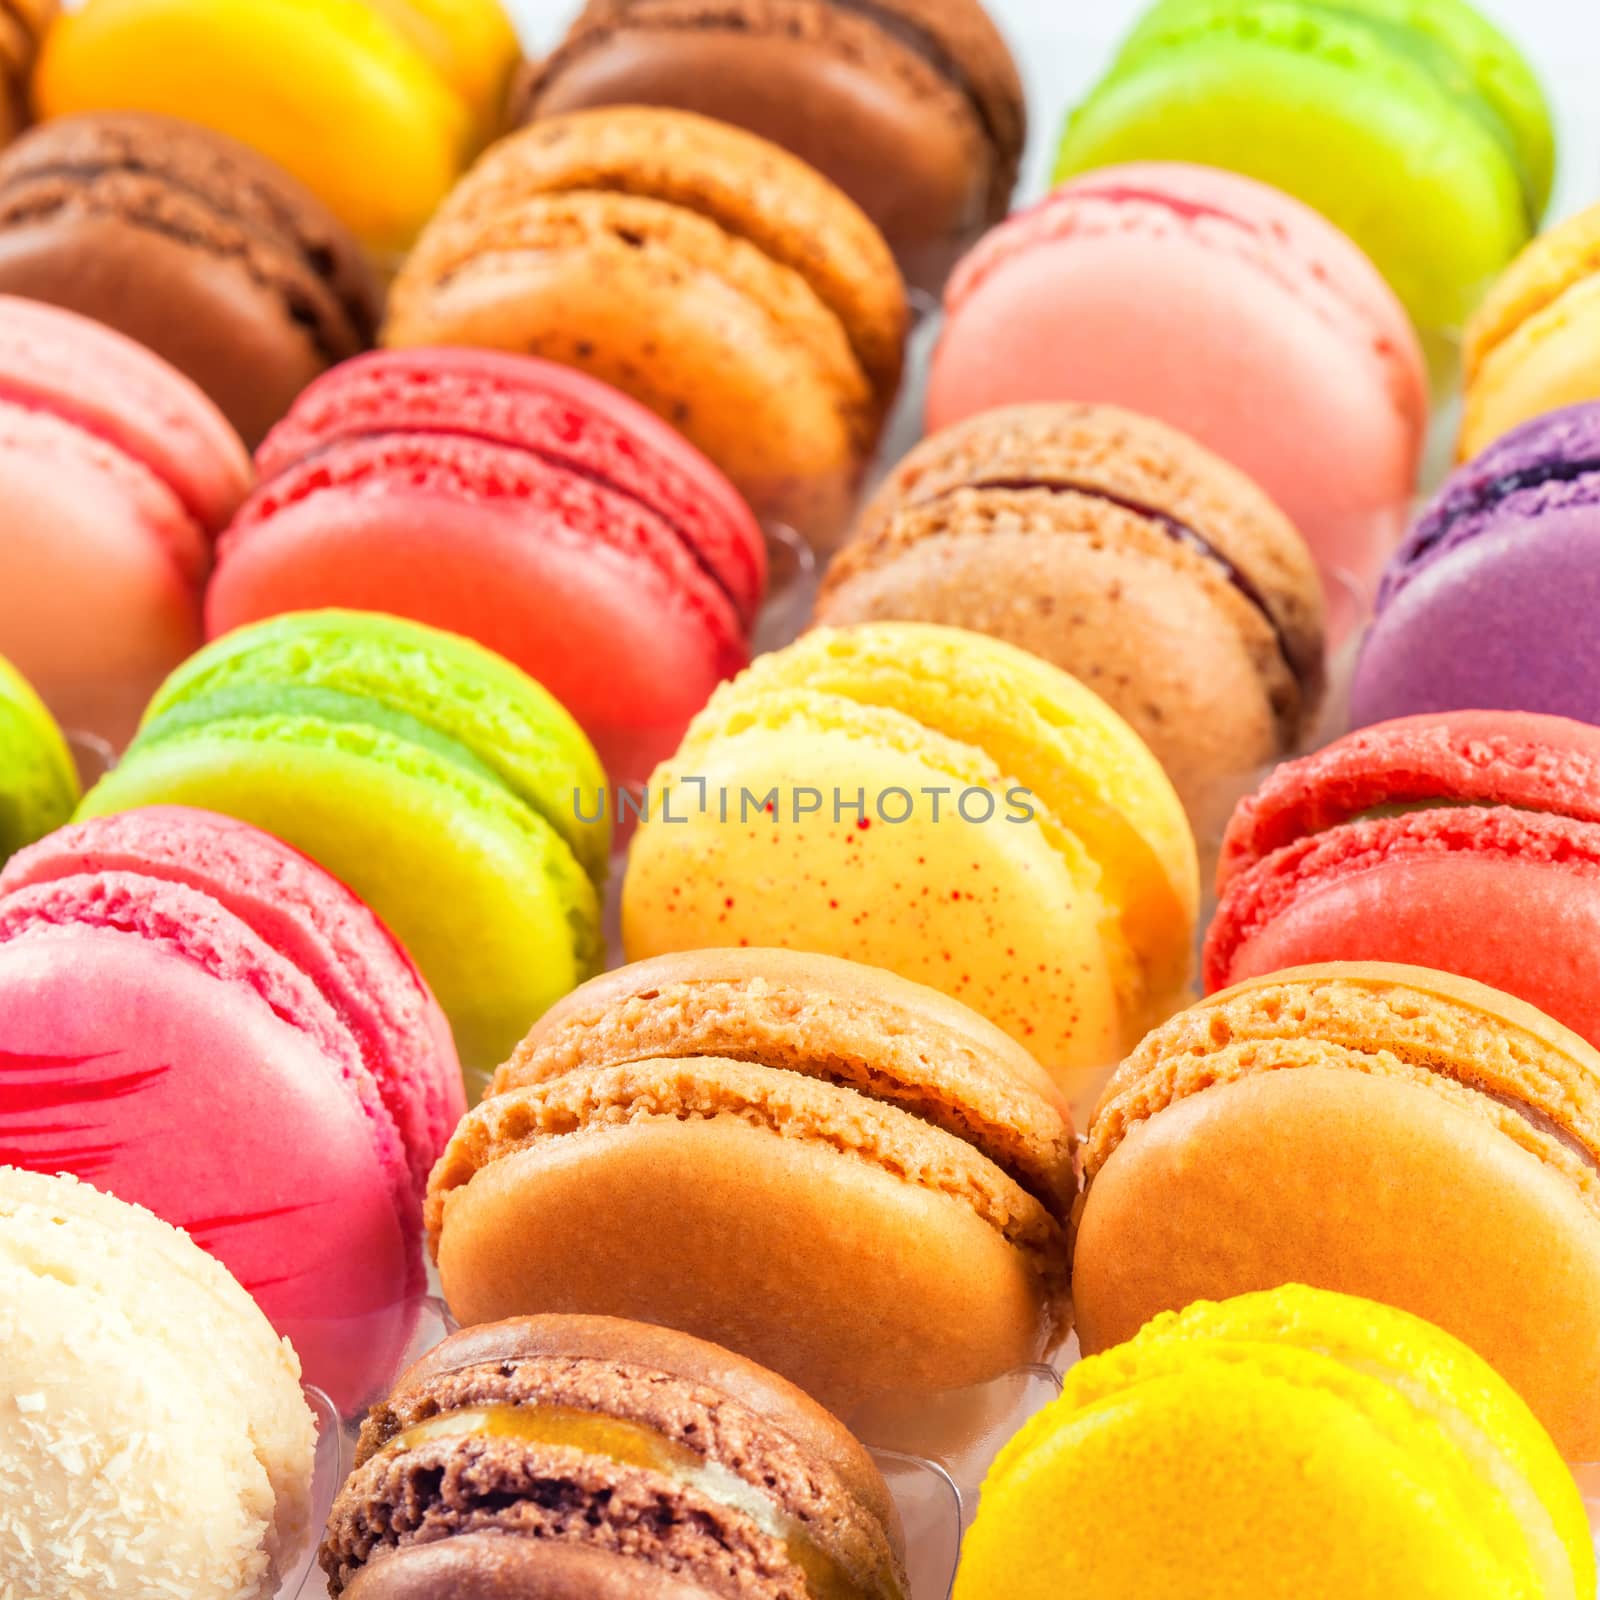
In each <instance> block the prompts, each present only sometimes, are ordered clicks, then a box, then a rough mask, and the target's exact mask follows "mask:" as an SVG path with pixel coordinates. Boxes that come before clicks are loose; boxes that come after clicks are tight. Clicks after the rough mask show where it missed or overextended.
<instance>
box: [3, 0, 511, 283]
mask: <svg viewBox="0 0 1600 1600" xmlns="http://www.w3.org/2000/svg"><path fill="white" fill-rule="evenodd" d="M517 57H518V46H517V40H516V35H515V34H514V33H513V31H512V28H511V24H510V22H509V21H508V20H507V18H506V16H505V14H504V12H503V11H502V10H501V8H500V6H499V4H498V0H88V3H87V4H86V5H85V6H84V7H83V8H82V10H80V11H78V12H76V13H73V14H71V15H69V16H67V17H66V18H64V19H63V20H62V21H61V23H60V24H58V26H57V27H56V28H55V29H54V30H53V31H52V33H51V35H50V37H49V39H48V40H47V42H46V45H45V49H44V53H43V55H42V57H41V60H40V63H39V69H38V76H37V81H36V89H35V93H36V96H37V99H38V104H39V108H40V111H41V114H42V115H44V116H46V117H54V116H63V115H66V114H69V113H73V112H79V111H100V110H112V109H114V110H128V111H154V112H163V113H166V114H167V115H170V116H178V117H184V118H187V119H188V120H189V121H191V122H201V123H204V124H206V125H207V126H208V127H212V128H215V129H217V130H218V131H219V132H222V133H226V134H231V135H232V136H233V137H234V138H236V139H238V140H240V141H242V142H243V143H245V144H248V145H252V146H254V147H255V148H256V149H257V150H259V151H261V152H262V153H263V154H264V155H267V156H269V157H270V158H272V159H273V160H274V161H276V162H277V163H278V164H279V165H280V166H282V167H284V168H285V169H286V170H287V171H289V172H291V173H293V174H294V176H295V177H297V178H299V179H300V180H301V182H303V183H304V184H306V186H307V187H308V188H310V189H311V190H313V191H314V192H315V193H316V194H317V195H318V196H319V197H320V198H321V199H322V200H323V201H324V202H325V203H326V204H327V205H328V206H329V207H330V209H332V210H333V211H334V212H335V213H336V214H337V215H338V216H339V217H340V218H341V219H342V220H343V221H344V222H345V223H347V224H348V225H349V226H350V227H351V228H352V229H353V230H354V232H355V233H356V234H357V235H358V236H359V237H360V238H361V239H362V240H363V241H364V242H365V243H366V244H367V246H368V248H369V249H371V250H372V251H373V252H374V253H375V254H377V255H378V256H380V257H392V256H394V255H396V254H398V253H399V252H401V251H404V250H405V249H406V248H407V247H408V246H409V245H410V243H411V241H412V240H413V239H414V238H415V237H416V235H417V233H418V232H420V230H421V228H422V225H423V224H424V223H425V222H426V221H427V220H428V218H429V217H430V216H431V215H432V214H433V212H434V210H435V209H436V208H437V207H438V205H439V202H440V201H441V200H442V199H443V198H444V196H445V193H446V191H447V190H448V189H449V188H450V186H451V185H452V184H453V183H454V182H455V179H456V178H457V177H458V176H459V175H460V173H461V172H462V171H463V170H464V168H465V167H466V165H467V163H468V162H469V161H470V160H471V158H472V157H473V155H474V154H475V153H476V152H477V151H478V149H480V148H481V147H482V145H483V144H484V143H485V142H486V141H487V140H488V139H489V137H491V136H492V134H493V133H494V131H495V129H496V128H497V127H498V125H499V121H500V118H501V116H502V112H503V106H504V102H505V95H506V86H507V84H508V82H509V79H510V75H511V71H512V69H513V67H514V66H515V64H516V61H517Z"/></svg>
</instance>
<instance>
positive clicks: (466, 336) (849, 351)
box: [384, 106, 907, 545]
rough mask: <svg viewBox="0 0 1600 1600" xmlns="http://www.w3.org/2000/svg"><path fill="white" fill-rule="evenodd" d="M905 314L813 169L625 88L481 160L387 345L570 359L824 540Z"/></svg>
mask: <svg viewBox="0 0 1600 1600" xmlns="http://www.w3.org/2000/svg"><path fill="white" fill-rule="evenodd" d="M906 326H907V311H906V300H905V290H904V287H903V285H902V283H901V281H900V275H899V273H898V271H897V270H896V268H895V264H894V258H893V256H892V255H891V254H890V253H889V248H888V246H887V245H886V244H885V243H884V241H883V237H882V235H881V234H880V233H879V232H878V231H877V229H876V228H875V227H873V225H872V224H871V222H869V221H868V220H867V218H866V217H865V215H863V213H862V212H861V211H860V210H859V209H858V208H857V207H856V206H855V204H854V203H853V202H851V201H850V200H849V199H847V198H846V197H845V195H844V194H843V193H841V192H840V191H839V190H838V189H836V188H835V187H834V186H833V184H831V183H830V182H828V180H827V179H826V178H824V177H822V176H821V175H820V174H818V173H816V172H813V171H812V170H811V168H809V167H808V166H806V165H805V163H804V162H802V161H799V160H798V159H796V158H795V157H794V156H791V155H789V154H788V153H787V152H785V151H783V150H780V149H779V148H778V147H777V146H776V145H773V144H769V143H768V142H767V141H766V140H765V139H761V138H758V137H756V136H755V135H754V134H750V133H746V132H744V131H743V130H742V129H738V128H732V127H727V126H725V125H723V124H721V123H717V122H712V121H709V120H708V119H706V118H704V117H699V116H694V115H692V114H691V113H688V112H683V111H672V110H661V109H656V108H650V107H626V106H624V107H615V108H609V109H602V110H596V111H585V112H575V113H573V114H571V115H570V116H563V117H552V118H550V119H548V120H547V121H543V122H538V123H535V124H534V125H533V126H532V127H529V128H525V129H523V130H522V131H521V132H520V133H517V134H513V135H512V136H511V137H510V138H508V139H505V140H502V141H501V143H500V144H498V145H496V146H495V148H494V149H493V150H491V151H490V152H489V153H488V154H487V155H486V156H484V157H483V159H482V160H481V161H479V162H478V164H477V165H476V166H475V167H474V168H473V169H472V171H471V172H470V173H469V174H468V175H467V176H466V178H465V179H463V180H462V182H461V183H460V184H459V185H458V186H457V188H456V189H455V191H454V193H453V194H452V195H451V196H450V198H449V200H448V201H447V202H446V204H445V205H444V207H443V209H442V210H441V211H440V213H439V215H438V216H437V217H436V218H435V219H434V221H433V222H432V223H431V224H430V225H429V227H428V230H427V232H426V233H425V234H424V235H423V237H422V238H421V240H420V241H419V242H418V245H417V248H416V249H415V250H414V251H413V252H412V254H411V256H410V258H409V259H408V260H407V262H406V265H405V267H404V268H403V269H402V271H401V273H400V276H399V278H398V279H397V280H396V282H395V285H394V292H393V294H392V296H391V297H390V302H389V314H388V320H387V322H386V323H385V325H384V341H385V343H387V344H389V345H391V346H396V347H411V346H416V345H439V344H455V345H478V346H485V347H488V348H490V349H498V350H511V351H517V352H521V353H523V354H528V355H536V356H543V357H545V358H547V359H549V360H552V361H558V362H561V363H562V364H563V365H566V366H575V367H579V368H582V369H583V370H584V371H586V372H588V373H590V374H591V375H592V376H594V377H597V378H600V379H602V380H604V381H605V382H607V383H610V384H613V385H614V386H615V387H617V388H619V389H622V390H624V391H625V392H626V393H628V394H631V395H632V396H633V397H634V398H635V399H637V400H639V401H641V402H642V403H643V404H644V405H646V406H648V407H649V408H650V409H651V410H652V411H655V412H656V413H658V414H659V415H660V416H662V417H664V418H665V419H666V420H667V421H668V422H670V423H671V424H672V425H673V427H675V428H677V429H678V430H679V431H680V432H681V433H683V434H684V435H686V436H687V438H688V439H689V440H690V442H691V443H692V444H694V445H696V446H698V448H699V449H700V450H702V451H703V452H704V453H705V454H706V455H707V456H709V457H710V459H711V460H712V461H714V462H715V463H716V464H717V465H718V466H719V467H720V468H721V469H722V470H723V471H724V472H725V473H726V474H727V475H728V477H729V478H731V479H732V480H733V483H734V485H735V486H736V487H737V488H738V489H739V490H740V492H741V493H742V494H743V495H744V496H745V498H746V499H747V500H748V501H749V502H750V504H751V505H752V506H753V507H754V508H755V510H756V513H757V515H758V516H760V517H763V518H766V519H770V520H774V521H778V522H782V523H787V524H789V525H790V526H792V527H794V528H796V529H798V530H799V531H800V532H801V533H802V534H804V535H805V536H806V537H807V538H809V539H811V540H812V541H813V542H815V543H818V544H822V545H829V544H831V543H834V542H836V541H837V539H838V538H839V536H840V535H841V534H842V532H843V531H844V525H845V523H846V522H847V521H848V519H849V516H850V511H851V508H852V505H853V502H854V496H855V492H856V488H857V486H858V484H859V482H860V479H861V475H862V472H863V470H864V468H865V466H866V463H867V461H868V459H869V458H870V457H871V455H872V453H873V451H874V450H875V448H876V446H877V442H878V436H879V433H880V431H881V429H882V426H883V422H884V418H885V416H886V414H887V412H888V409H889V405H890V403H891V402H892V401H893V399H894V396H895V391H896V390H897V388H898V387H899V382H900V369H901V362H902V359H903V348H904V343H905V335H906Z"/></svg>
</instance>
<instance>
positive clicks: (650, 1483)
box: [322, 1316, 909, 1600]
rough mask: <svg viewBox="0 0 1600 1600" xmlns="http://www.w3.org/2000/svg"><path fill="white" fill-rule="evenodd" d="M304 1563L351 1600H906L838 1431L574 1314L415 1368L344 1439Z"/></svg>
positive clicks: (892, 1518)
mask: <svg viewBox="0 0 1600 1600" xmlns="http://www.w3.org/2000/svg"><path fill="white" fill-rule="evenodd" d="M322 1565H323V1568H324V1570H325V1571H326V1572H327V1574H328V1578H329V1588H330V1592H331V1593H332V1594H333V1595H335V1596H339V1595H345V1594H349V1595H352V1596H358V1597H359V1600H422V1596H424V1595H440V1594H450V1595H458V1596H463V1597H467V1600H488V1597H489V1596H499V1597H509V1596H512V1595H518V1596H523V1595H529V1596H545V1597H549V1600H560V1597H563V1596H573V1597H578V1596H581V1597H583V1600H695V1597H698V1596H706V1597H710V1596H734V1595H758V1594H763V1595H764V1594H771V1595H795V1596H802V1595H818V1596H821V1595H828V1596H838V1597H839V1600H846V1597H854V1596H861V1597H862V1600H905V1597H906V1595H907V1594H908V1592H909V1590H908V1586H907V1582H906V1577H905V1545H904V1535H903V1533H902V1530H901V1523H900V1517H899V1514H898V1512H897V1511H896V1509H895V1505H894V1501H893V1500H892V1499H891V1498H890V1495H889V1489H888V1486H887V1485H886V1484H885V1483H884V1481H883V1477H882V1475H881V1474H880V1473H879V1471H878V1469H877V1467H876V1466H875V1465H874V1464H873V1461H872V1458H871V1457H870V1456H869V1455H868V1454H867V1452H866V1450H865V1449H864V1448H863V1447H862V1446H861V1445H860V1444H859V1443H858V1442H857V1441H856V1440H855V1439H854V1438H853V1437H852V1436H851V1435H850V1434H849V1433H848V1432H847V1431H846V1430H845V1428H844V1427H843V1425H842V1424H841V1423H839V1422H838V1421H837V1420H836V1419H835V1418H834V1417H832V1416H830V1415H829V1414H828V1413H827V1412H826V1411H824V1410H823V1409H822V1408H821V1406H819V1405H817V1404H816V1403H815V1402H814V1401H813V1400H810V1399H808V1398H807V1397H806V1396H805V1395H804V1394H802V1393H801V1392H800V1391H799V1390H798V1389H795V1388H794V1387H792V1386H791V1385H790V1384H787V1383H785V1382H784V1381H783V1380H782V1379H781V1378H779V1377H777V1376H775V1375H774V1374H773V1373H770V1372H766V1371H763V1370H762V1369H761V1368H760V1367H758V1366H755V1365H753V1364H752V1363H751V1362H749V1361H745V1360H742V1359H741V1358H740V1357H739V1356H737V1355H734V1354H732V1353H731V1352H730V1351H727V1350H722V1349H718V1348H717V1347H716V1346H715V1345H710V1344H705V1343H702V1342H701V1341H700V1340H698V1339H691V1338H687V1337H685V1336H684V1335H683V1334H680V1333H673V1332H670V1331H668V1330H667V1329H664V1328H651V1327H642V1326H640V1325H639V1324H637V1323H629V1322H621V1321H615V1320H612V1319H610V1318H607V1317H595V1316H550V1317H526V1318H521V1319H518V1320H515V1321H509V1322H501V1323H496V1324H493V1325H491V1326H487V1327H482V1328H471V1329H468V1330H467V1331H465V1332H462V1333H458V1334H455V1335H454V1336H453V1337H451V1338H449V1339H447V1340H446V1341H445V1342H444V1343H443V1344H442V1345H440V1346H439V1347H438V1348H437V1349H436V1350H433V1351H431V1352H430V1353H429V1354H428V1355H426V1356H424V1357H423V1358H422V1359H421V1360H420V1361H419V1362H417V1364H416V1365H415V1366H414V1367H412V1368H411V1370H410V1371H409V1372H407V1373H406V1374H405V1375H404V1376H403V1377H402V1378H401V1379H400V1380H399V1382H398V1383H397V1384H396V1386H395V1388H394V1391H393V1393H391V1394H390V1396H389V1397H388V1399H387V1400H385V1401H384V1402H383V1403H382V1404H380V1405H377V1406H374V1407H373V1409H372V1412H371V1414H370V1415H369V1416H368V1418H367V1421H366V1424H365V1426H364V1427H363V1428H362V1430H361V1439H360V1443H359V1444H358V1445H357V1448H356V1465H355V1470H354V1471H353V1472H352V1473H351V1475H350V1477H349V1479H348V1480H347V1481H346V1483H345V1485H344V1487H343V1489H342V1490H341V1491H340V1493H339V1498H338V1500H337V1501H336V1502H335V1504H334V1508H333V1514H332V1516H331V1517H330V1518H329V1519H328V1530H327V1534H326V1537H325V1538H324V1540H323V1545H322Z"/></svg>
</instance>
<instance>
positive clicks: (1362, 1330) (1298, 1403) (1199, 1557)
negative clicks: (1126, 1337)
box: [954, 1288, 1595, 1600]
mask: <svg viewBox="0 0 1600 1600" xmlns="http://www.w3.org/2000/svg"><path fill="white" fill-rule="evenodd" d="M1594 1593H1595V1558H1594V1550H1593V1547H1592V1545H1591V1544H1590V1537H1589V1527H1588V1522H1587V1519H1586V1517H1585V1514H1584V1508H1583V1502H1582V1500H1581V1499H1580V1498H1579V1494H1578V1490H1577V1486H1576V1485H1575V1483H1574V1482H1573V1480H1572V1477H1571V1475H1570V1474H1569V1473H1568V1471H1567V1469H1566V1467H1565V1466H1564V1465H1563V1463H1562V1461H1561V1458H1560V1456H1559V1454H1558V1453H1557V1451H1556V1448H1555V1446H1554V1444H1552V1443H1551V1441H1550V1438H1549V1436H1548V1435H1547V1434H1545V1433H1544V1431H1543V1430H1542V1429H1541V1428H1540V1427H1539V1425H1538V1423H1537V1422H1536V1421H1535V1420H1534V1418H1533V1415H1532V1413H1530V1412H1529V1411H1528V1409H1527V1407H1526V1406H1525V1405H1524V1404H1523V1403H1522V1401H1521V1400H1520V1399H1519V1398H1518V1397H1517V1395H1516V1394H1515V1393H1514V1392H1513V1391H1512V1390H1511V1389H1510V1388H1509V1387H1508V1386H1507V1385H1506V1384H1505V1383H1504V1382H1503V1381H1502V1380H1501V1379H1500V1378H1498V1377H1497V1376H1496V1375H1495V1374H1494V1372H1493V1371H1492V1370H1491V1369H1490V1368H1489V1367H1488V1366H1487V1365H1486V1364H1485V1363H1484V1362H1483V1361H1482V1360H1481V1359H1479V1357H1477V1356H1476V1355H1474V1354H1473V1353H1472V1352H1471V1351H1470V1350H1469V1349H1467V1347H1466V1346H1465V1345H1463V1344H1460V1343H1458V1342H1457V1341H1456V1340H1454V1339H1452V1338H1451V1337H1450V1336H1449V1335H1448V1334H1445V1333H1441V1332H1440V1331H1439V1330H1438V1329H1437V1328H1434V1327H1433V1326H1431V1325H1430V1324H1429V1323H1426V1322H1423V1321H1421V1320H1420V1319H1418V1318H1416V1317H1412V1316H1410V1315H1408V1314H1406V1313H1405V1312H1401V1311H1394V1310H1391V1309H1389V1308H1388V1307H1385V1306H1379V1305H1376V1304H1373V1303H1372V1302H1370V1301H1365V1300H1355V1299H1351V1298H1348V1297H1346V1296H1343V1295H1335V1294H1328V1293H1325V1292H1323V1291H1320V1290H1314V1289H1304V1288H1285V1289H1277V1290H1272V1291H1269V1292H1267V1293H1264V1294H1254V1295H1246V1296H1243V1297H1242V1298H1240V1299H1237V1300H1230V1301H1225V1302H1223V1303H1222V1304H1220V1305H1219V1304H1209V1303H1204V1302H1202V1303H1200V1304H1198V1305H1194V1306H1191V1307H1189V1309H1188V1310H1187V1311H1183V1312H1177V1313H1170V1314H1168V1315H1165V1316H1162V1317H1158V1318H1157V1319H1156V1320H1155V1321H1154V1322H1152V1323H1151V1324H1150V1325H1149V1326H1148V1327H1147V1328H1146V1329H1145V1330H1144V1331H1143V1332H1142V1333H1140V1334H1139V1336H1138V1337H1137V1338H1135V1339H1134V1340H1132V1341H1131V1342H1130V1343H1128V1344H1125V1345H1120V1346H1118V1347H1117V1348H1116V1349H1113V1350H1109V1351H1107V1352H1106V1353H1105V1354H1104V1355H1099V1356H1094V1357H1092V1358H1091V1359H1089V1360H1087V1361H1085V1362H1083V1363H1081V1364H1080V1365H1079V1366H1077V1367H1076V1368H1074V1369H1073V1370H1072V1371H1071V1372H1069V1373H1068V1374H1067V1380H1066V1390H1065V1393H1064V1394H1063V1395H1062V1397H1061V1399H1060V1400H1059V1401H1057V1402H1055V1403H1054V1404H1052V1405H1051V1406H1049V1407H1047V1408H1046V1409H1045V1410H1044V1411H1043V1412H1041V1413H1040V1414H1039V1415H1038V1416H1036V1417H1035V1418H1034V1419H1033V1420H1032V1421H1031V1422H1030V1423H1028V1425H1027V1426H1026V1427H1025V1428H1023V1430H1022V1431H1021V1432H1020V1433H1019V1434H1018V1435H1017V1436H1016V1438H1015V1439H1013V1440H1012V1441H1011V1443H1010V1444H1009V1445H1007V1446H1006V1448H1005V1450H1004V1451H1002V1452H1001V1454H1000V1456H999V1458H998V1460H997V1461H996V1462H995V1465H994V1467H993V1469H992V1470H991V1472H990V1474H989V1479H988V1481H987V1483H986V1484H985V1485H984V1489H983V1498H982V1500H981V1502H980V1504H979V1507H978V1516H977V1520H976V1522H975V1523H974V1525H973V1528H972V1531H971V1532H970V1533H969V1534H968V1536H967V1540H966V1544H965V1547H964V1549H963V1551H962V1560H961V1569H960V1572H959V1574H958V1575H957V1578H956V1586H955V1594H954V1600H1061V1597H1063V1596H1067V1595H1070V1596H1072V1597H1073V1600H1130V1597H1132V1596H1137V1597H1138V1600H1267V1597H1274V1600H1275V1597H1277V1596H1287V1595H1292V1596H1294V1597H1295V1600H1394V1597H1396V1596H1400V1595H1404V1596H1405V1597H1406V1600H1591V1597H1592V1596H1593V1595H1594Z"/></svg>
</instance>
